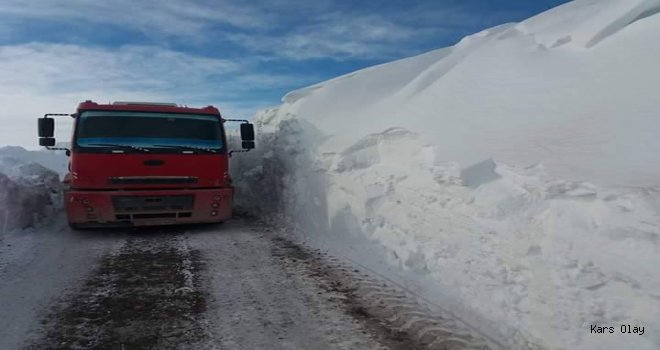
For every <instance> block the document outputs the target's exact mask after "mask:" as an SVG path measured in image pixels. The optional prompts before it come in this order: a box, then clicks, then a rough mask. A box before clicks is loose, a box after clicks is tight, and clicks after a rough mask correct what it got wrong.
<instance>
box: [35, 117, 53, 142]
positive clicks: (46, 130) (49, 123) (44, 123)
mask: <svg viewBox="0 0 660 350" xmlns="http://www.w3.org/2000/svg"><path fill="white" fill-rule="evenodd" d="M54 134H55V119H52V118H39V137H50V138H52V137H53V135H54ZM40 142H41V141H40Z"/></svg>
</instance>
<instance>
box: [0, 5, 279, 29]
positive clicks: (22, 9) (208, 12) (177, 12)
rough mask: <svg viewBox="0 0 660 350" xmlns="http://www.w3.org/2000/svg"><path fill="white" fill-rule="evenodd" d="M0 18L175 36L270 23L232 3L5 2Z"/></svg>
mask: <svg viewBox="0 0 660 350" xmlns="http://www.w3.org/2000/svg"><path fill="white" fill-rule="evenodd" d="M0 15H4V16H11V17H13V18H27V19H38V20H39V19H51V20H62V21H82V22H88V23H101V24H111V25H118V26H122V27H126V28H130V29H135V30H139V31H142V32H144V33H147V34H166V35H174V36H191V35H199V34H203V32H204V30H205V29H207V28H208V26H209V25H211V24H227V25H231V26H234V27H237V28H255V27H261V26H263V25H265V24H267V23H269V22H268V21H264V19H267V18H268V17H269V15H268V14H267V13H263V12H261V11H259V9H258V8H256V7H251V6H243V5H240V3H237V2H235V1H213V2H210V3H205V2H202V1H157V0H141V1H132V0H115V1H86V0H49V1H41V0H4V1H2V2H1V3H0Z"/></svg>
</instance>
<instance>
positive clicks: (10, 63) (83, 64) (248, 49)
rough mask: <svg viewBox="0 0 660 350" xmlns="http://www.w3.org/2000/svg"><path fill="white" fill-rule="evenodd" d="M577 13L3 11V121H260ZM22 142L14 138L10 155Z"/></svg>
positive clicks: (471, 1) (229, 3)
mask: <svg viewBox="0 0 660 350" xmlns="http://www.w3.org/2000/svg"><path fill="white" fill-rule="evenodd" d="M565 2H566V1H561V0H535V1H528V0H506V1H491V0H462V1H458V0H435V1H419V0H409V1H394V0H381V1H377V0H373V1H340V0H307V1H306V0H269V1H250V0H245V1H234V0H216V1H210V0H209V1H175V0H173V1H155V0H143V1H139V0H115V1H84V0H50V1H42V0H3V1H2V2H0V82H1V83H2V84H0V103H3V105H7V104H10V105H12V107H10V108H8V109H6V110H5V111H4V112H0V121H2V122H3V123H4V124H6V121H10V120H11V121H15V122H16V123H15V126H14V128H15V129H16V130H17V132H18V130H20V132H28V130H29V132H30V135H32V134H33V130H32V129H33V128H34V125H33V118H34V117H35V116H37V115H39V114H43V113H46V112H70V111H73V109H74V108H75V105H76V104H77V103H78V102H79V101H80V100H83V99H94V100H97V101H100V102H107V101H111V100H143V99H148V100H159V101H171V102H178V103H185V104H188V105H207V104H214V105H217V106H219V107H220V109H221V110H223V111H224V113H225V115H227V116H228V117H250V116H251V115H252V114H253V113H254V112H255V111H256V110H258V109H259V108H263V107H267V106H272V105H276V104H278V102H279V100H280V98H281V97H282V96H283V95H284V94H285V93H286V92H288V91H290V90H293V89H296V88H300V87H304V86H306V85H310V84H313V83H316V82H319V81H322V80H326V79H329V78H332V77H334V76H337V75H341V74H344V73H348V72H351V71H354V70H357V69H360V68H364V67H368V66H371V65H374V64H379V63H383V62H388V61H391V60H395V59H398V58H403V57H408V56H412V55H415V54H419V53H423V52H426V51H429V50H432V49H436V48H440V47H444V46H448V45H452V44H454V43H455V42H457V41H458V40H460V39H461V38H462V37H463V36H465V35H468V34H471V33H474V32H477V31H479V30H482V29H485V28H488V27H492V26H495V25H498V24H501V23H506V22H516V21H520V20H523V19H525V18H528V17H531V16H532V15H534V14H537V13H540V12H542V11H544V10H547V9H549V8H552V7H555V6H557V5H560V4H562V3H565ZM30 113H31V114H30ZM28 117H29V118H30V119H29V122H27V121H26V120H27V118H28ZM19 118H20V119H19ZM19 134H20V133H19ZM16 135H17V134H15V133H14V132H9V129H7V128H5V133H2V132H0V144H8V143H11V142H10V141H3V139H4V140H11V141H13V139H15V138H17V136H16ZM26 142H27V141H25V142H19V144H25V143H26ZM29 142H30V143H32V141H29Z"/></svg>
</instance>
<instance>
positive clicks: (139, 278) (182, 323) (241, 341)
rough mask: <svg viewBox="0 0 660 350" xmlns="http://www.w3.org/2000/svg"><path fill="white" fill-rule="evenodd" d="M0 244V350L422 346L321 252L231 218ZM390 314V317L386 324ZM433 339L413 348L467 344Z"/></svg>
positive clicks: (28, 236)
mask: <svg viewBox="0 0 660 350" xmlns="http://www.w3.org/2000/svg"><path fill="white" fill-rule="evenodd" d="M0 244H1V245H2V247H1V248H0V300H1V301H2V304H1V306H0V311H1V312H0V313H1V314H2V317H0V348H1V349H21V348H23V349H63V348H64V349H88V348H99V349H100V348H103V349H125V350H129V349H152V348H153V349H410V348H420V347H422V344H423V343H420V342H419V341H418V340H413V338H414V337H409V336H407V335H406V334H405V333H404V332H398V331H396V330H394V328H393V327H390V326H388V323H387V321H386V320H379V319H378V318H377V317H376V316H374V315H373V314H371V313H370V312H369V311H368V310H369V306H368V305H367V306H364V305H361V304H360V301H358V300H362V301H364V300H365V299H364V298H362V299H360V298H355V297H354V295H352V293H354V291H355V290H356V288H352V287H351V288H349V287H346V286H345V285H342V283H343V282H342V281H341V278H336V277H337V276H340V275H341V271H339V270H341V269H340V268H338V267H331V266H328V265H325V264H324V263H323V262H322V259H321V258H320V257H321V256H322V254H320V253H318V252H315V251H311V250H309V249H307V248H303V247H300V246H298V245H296V244H293V243H292V242H290V241H289V240H287V239H286V238H284V237H282V236H281V235H278V234H277V233H273V232H272V230H271V229H269V228H267V227H266V226H263V225H259V224H248V223H247V222H245V221H243V220H240V219H239V220H234V221H231V222H228V223H225V224H223V225H218V226H194V227H167V228H148V229H123V230H119V229H115V230H92V231H82V232H72V231H70V230H69V229H68V228H67V227H65V225H63V223H60V224H58V225H54V226H53V228H51V229H50V230H48V229H43V230H39V231H33V232H17V233H14V234H12V235H10V236H7V237H5V238H4V240H2V241H1V242H0ZM333 269H336V270H338V271H333ZM351 272H352V271H351ZM333 276H334V277H333ZM369 283H372V284H373V281H370V282H369ZM376 284H379V283H376ZM380 294H382V293H380ZM385 294H387V293H385ZM381 303H382V301H381ZM397 307H398V306H397ZM381 309H382V310H385V309H383V308H382V307H380V309H378V310H381ZM392 315H394V317H393V318H392ZM396 315H397V314H396V312H395V313H393V314H389V316H390V318H392V319H393V320H395V321H396V319H397V316H396ZM418 324H421V323H420V322H418ZM436 331H437V330H436ZM426 333H429V332H426ZM429 334H433V332H430V333H429ZM435 334H436V335H437V332H436V333H435ZM446 335H447V334H445V336H446ZM427 338H428V335H427ZM450 338H451V337H450ZM429 339H430V338H429ZM433 340H434V339H431V341H429V342H427V343H428V344H426V345H425V346H424V347H427V346H428V345H436V346H431V347H435V348H439V347H440V346H446V345H452V344H454V345H455V346H454V348H464V345H467V343H464V342H461V341H459V342H458V343H456V340H452V339H449V340H448V341H449V343H446V342H445V343H443V344H440V343H439V342H435V344H431V343H433ZM457 344H458V345H461V346H460V347H456V345H457ZM442 348H446V347H442ZM449 348H452V347H449ZM476 348H486V346H481V345H477V346H476Z"/></svg>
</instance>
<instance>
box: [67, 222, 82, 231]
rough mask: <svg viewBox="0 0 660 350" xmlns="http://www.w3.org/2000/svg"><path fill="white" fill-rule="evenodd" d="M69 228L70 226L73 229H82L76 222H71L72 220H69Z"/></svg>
mask: <svg viewBox="0 0 660 350" xmlns="http://www.w3.org/2000/svg"><path fill="white" fill-rule="evenodd" d="M69 228H71V229H72V230H74V231H80V230H82V226H81V225H80V224H76V223H73V222H69Z"/></svg>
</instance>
